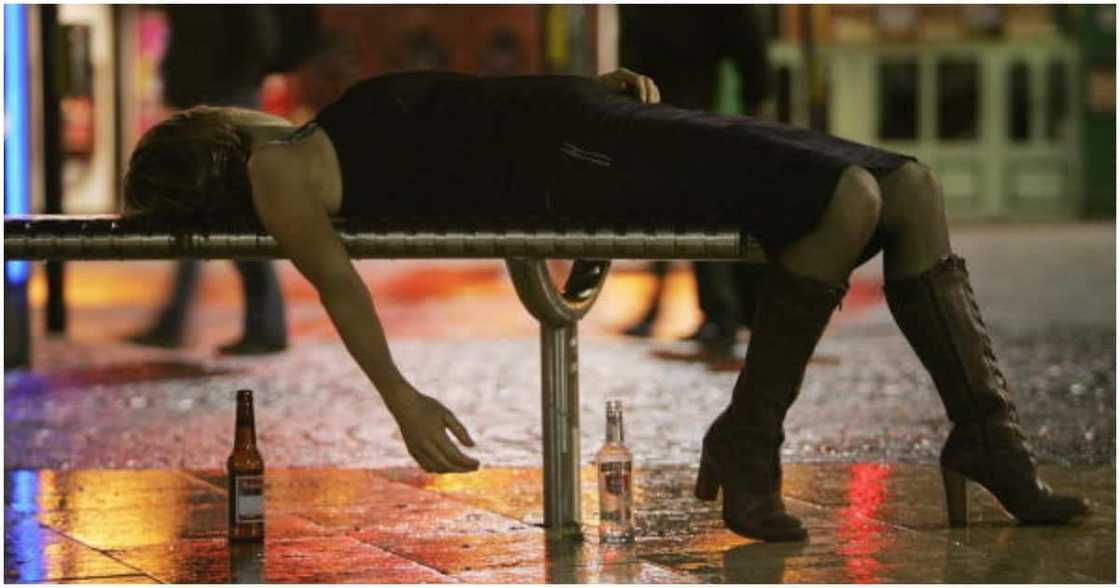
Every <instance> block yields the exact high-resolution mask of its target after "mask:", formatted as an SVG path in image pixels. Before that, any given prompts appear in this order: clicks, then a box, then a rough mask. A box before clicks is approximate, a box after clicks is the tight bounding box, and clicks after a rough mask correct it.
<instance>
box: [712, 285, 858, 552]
mask: <svg viewBox="0 0 1120 588" xmlns="http://www.w3.org/2000/svg"><path fill="white" fill-rule="evenodd" d="M845 291H846V286H842V285H832V284H826V283H823V282H818V281H816V280H814V279H811V278H806V277H801V276H797V275H795V274H792V273H790V272H789V271H787V270H786V269H784V268H783V267H781V266H780V265H779V264H777V263H772V264H770V269H769V270H768V272H767V274H766V279H765V281H764V284H763V287H762V290H761V292H760V293H759V299H758V305H757V307H756V310H755V318H754V321H753V323H754V330H753V331H752V333H751V341H750V344H749V345H748V347H747V358H746V363H745V364H744V367H743V370H742V371H741V372H740V373H739V380H738V381H737V382H736V383H735V391H734V393H733V395H732V400H731V406H729V407H728V408H727V409H726V410H725V411H724V412H723V413H722V414H720V416H719V417H718V418H716V420H715V422H713V423H712V425H711V427H709V429H708V432H707V434H705V435H704V449H703V454H702V456H701V460H700V473H699V476H698V477H697V480H696V489H695V494H696V497H697V498H699V499H701V500H715V498H716V496H717V493H718V490H719V489H720V488H722V489H723V520H724V522H725V523H726V524H727V527H728V528H729V529H731V530H732V531H734V532H736V533H738V534H740V535H743V536H744V537H750V538H754V539H762V540H765V541H802V540H804V539H805V538H806V537H807V536H808V533H807V531H806V530H805V527H804V526H803V525H802V524H801V521H799V520H798V519H797V518H796V517H794V516H793V515H790V514H789V513H787V512H786V510H785V505H784V504H783V502H782V496H781V488H782V468H781V460H780V458H779V454H778V449H779V447H780V446H781V444H782V441H783V440H784V431H783V429H782V421H784V420H785V415H786V412H787V411H788V410H789V407H790V405H792V404H793V401H794V399H795V398H796V397H797V393H798V390H799V389H800V388H801V380H802V378H803V377H804V375H805V367H806V366H807V365H808V363H809V358H810V357H811V356H812V353H813V349H814V348H815V347H816V346H817V342H818V341H819V340H820V337H821V334H822V333H823V332H824V328H825V326H826V325H827V324H828V319H829V318H830V317H831V316H832V311H833V310H834V309H835V308H836V306H837V305H838V304H839V303H840V300H841V299H843V297H844V293H845Z"/></svg>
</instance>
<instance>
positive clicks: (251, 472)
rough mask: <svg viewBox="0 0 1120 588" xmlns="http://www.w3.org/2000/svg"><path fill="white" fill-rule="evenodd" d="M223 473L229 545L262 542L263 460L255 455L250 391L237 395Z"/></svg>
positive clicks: (255, 438) (240, 391)
mask: <svg viewBox="0 0 1120 588" xmlns="http://www.w3.org/2000/svg"><path fill="white" fill-rule="evenodd" d="M226 472H227V474H228V478H229V539H230V541H260V540H262V539H264V460H263V459H261V452H260V451H257V432H256V428H255V425H254V424H253V391H252V390H238V391H237V423H236V427H235V429H234V437H233V452H232V453H230V454H229V459H228V460H226Z"/></svg>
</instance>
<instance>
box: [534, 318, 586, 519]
mask: <svg viewBox="0 0 1120 588" xmlns="http://www.w3.org/2000/svg"><path fill="white" fill-rule="evenodd" d="M577 329H578V323H575V322H573V323H571V324H570V325H568V326H563V327H555V326H550V325H548V324H545V323H542V324H541V421H542V431H543V433H542V434H543V441H544V479H543V482H544V525H545V527H546V528H547V529H548V530H549V531H550V532H552V533H554V534H559V535H563V536H579V535H580V453H579V345H578V343H579V340H578V338H577V337H578V333H577Z"/></svg>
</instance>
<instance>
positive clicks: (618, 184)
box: [314, 72, 911, 259]
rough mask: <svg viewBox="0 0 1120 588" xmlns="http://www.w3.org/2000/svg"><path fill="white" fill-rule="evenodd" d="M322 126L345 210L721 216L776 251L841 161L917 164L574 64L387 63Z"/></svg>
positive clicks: (574, 217)
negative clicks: (643, 99)
mask: <svg viewBox="0 0 1120 588" xmlns="http://www.w3.org/2000/svg"><path fill="white" fill-rule="evenodd" d="M655 81H656V80H655ZM314 123H315V124H318V125H320V126H321V127H322V128H323V130H324V131H326V133H327V135H328V137H329V138H330V140H331V142H332V143H333V145H334V147H335V151H336V152H337V154H338V159H339V163H340V165H341V169H342V186H343V189H342V214H343V215H345V216H358V217H363V218H371V219H376V218H384V217H401V218H417V217H421V218H438V217H452V218H454V217H462V216H469V217H473V218H476V219H514V220H518V221H522V222H532V221H533V220H536V219H541V218H546V219H549V220H550V221H551V224H556V223H557V222H559V223H571V224H572V225H573V226H587V225H589V224H594V223H603V224H619V223H623V224H625V223H638V224H650V223H654V224H672V225H689V224H695V223H703V224H711V223H719V224H722V225H735V226H738V227H740V228H741V229H743V230H744V231H747V232H748V233H750V234H752V235H754V236H755V237H757V238H758V239H759V241H760V242H761V243H762V245H763V247H764V248H765V249H766V250H767V252H768V253H770V254H771V255H775V254H776V253H777V252H779V251H781V249H783V248H784V247H785V246H786V245H789V244H790V243H792V242H794V241H796V240H798V239H799V238H801V237H802V236H804V235H805V234H807V233H808V232H809V231H811V230H812V228H813V227H814V226H815V225H816V223H817V221H818V220H819V219H820V217H821V214H822V213H823V211H824V209H825V207H826V205H827V204H828V201H829V199H830V198H831V196H832V192H833V190H834V189H835V187H836V184H837V182H838V180H839V177H840V174H841V172H842V171H843V170H844V169H845V168H847V167H849V166H852V165H857V166H861V167H864V168H866V169H867V170H868V171H870V172H871V173H873V174H875V175H876V176H878V177H881V176H882V175H884V174H886V173H888V172H890V171H891V170H894V169H896V168H897V167H899V166H901V165H902V164H904V163H906V162H907V161H911V158H909V157H906V156H903V155H899V154H896V153H891V152H888V151H884V150H881V149H876V148H873V147H868V146H865V145H860V144H857V143H852V142H850V141H845V140H842V139H838V138H835V137H832V136H830V135H826V134H824V133H819V132H815V131H810V130H806V129H801V128H797V127H792V126H788V125H783V124H779V123H774V122H769V121H766V120H762V119H758V118H751V117H740V116H725V115H719V114H714V113H707V112H700V111H692V110H684V109H680V108H675V107H672V106H668V105H650V104H642V103H640V102H638V101H637V100H636V99H634V98H631V97H629V96H625V95H620V94H615V93H612V92H610V91H608V90H607V89H605V88H604V87H603V86H601V85H600V84H598V83H597V82H595V81H594V80H591V79H588V78H580V77H572V76H526V77H507V78H481V77H474V76H469V75H464V74H457V73H448V72H411V73H398V74H391V75H386V76H381V77H376V78H371V79H368V80H365V81H363V82H360V83H358V84H356V85H354V86H353V87H351V88H350V89H349V90H347V91H346V93H344V94H343V95H342V97H340V98H339V99H338V100H337V101H335V102H334V103H332V104H329V105H328V106H327V107H326V108H324V109H323V110H322V112H320V113H319V115H318V116H317V117H316V119H315V121H314ZM876 241H877V240H876ZM879 248H880V245H879V244H878V243H877V242H873V243H872V244H871V245H869V247H868V250H867V251H865V254H864V259H866V258H869V257H870V256H872V255H874V254H875V253H877V252H878V250H879Z"/></svg>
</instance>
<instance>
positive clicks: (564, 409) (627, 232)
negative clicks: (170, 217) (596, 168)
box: [4, 215, 766, 536]
mask: <svg viewBox="0 0 1120 588" xmlns="http://www.w3.org/2000/svg"><path fill="white" fill-rule="evenodd" d="M487 225H489V227H488V228H480V229H464V228H463V227H464V226H472V223H470V222H466V221H461V220H460V221H457V222H454V223H452V222H445V223H443V226H439V225H438V224H435V223H432V222H431V221H427V224H415V223H414V224H408V223H401V222H396V223H390V222H365V221H337V222H336V228H337V229H338V232H339V235H340V237H341V239H342V242H343V245H344V246H345V247H346V250H347V252H348V253H349V254H350V256H351V257H352V258H354V259H495V258H497V259H505V261H506V266H507V268H508V269H509V273H510V276H511V278H512V280H513V285H514V288H515V289H516V291H517V295H518V297H519V298H520V299H521V302H522V303H523V304H524V305H525V307H526V309H528V311H529V313H530V314H532V315H533V317H534V318H536V319H537V321H538V322H539V323H540V341H541V421H542V441H543V462H544V464H543V472H544V475H543V481H542V482H543V487H544V488H543V491H544V502H543V504H544V526H545V528H546V529H547V530H548V531H549V532H551V533H555V534H559V535H564V536H573V535H574V536H578V535H579V534H580V520H581V516H580V448H579V408H580V407H579V340H578V324H579V320H580V319H581V318H583V316H584V315H585V314H587V312H588V311H589V310H590V309H591V307H592V305H593V304H594V303H595V300H596V298H597V297H598V296H599V292H600V291H601V289H602V286H603V283H604V282H605V280H606V277H607V273H608V271H609V269H610V260H612V259H686V260H735V261H745V262H752V263H763V262H765V261H766V257H765V254H764V253H763V252H762V249H761V247H760V246H759V245H758V243H757V242H756V241H754V240H753V239H752V238H750V237H749V236H748V235H746V234H744V233H743V232H741V231H740V230H738V229H736V228H734V227H716V228H712V227H703V228H688V227H684V228H682V227H656V228H649V227H638V228H634V227H611V226H587V227H564V228H560V227H557V226H551V227H548V226H540V227H532V226H529V225H520V226H509V225H505V226H503V225H501V224H500V223H492V222H491V223H485V224H484V223H479V224H478V226H487ZM4 254H5V257H6V258H7V259H9V260H11V259H25V260H134V259H175V258H191V259H272V258H284V257H285V256H284V254H283V252H282V251H280V249H279V247H278V246H277V244H276V242H275V240H274V239H273V238H272V237H271V236H270V235H268V234H267V233H266V232H265V231H264V230H263V229H261V228H260V227H259V226H255V225H240V226H209V227H169V226H156V225H153V224H151V223H146V222H142V221H138V220H135V219H122V218H121V217H119V216H115V215H89V216H61V215H25V216H5V217H4ZM548 259H573V260H575V262H574V263H573V264H572V269H571V271H570V274H569V276H568V279H567V282H566V283H565V284H564V286H563V287H557V286H556V285H555V284H554V283H553V281H552V279H551V277H550V275H549V272H548V267H547V264H546V261H547V260H548Z"/></svg>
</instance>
